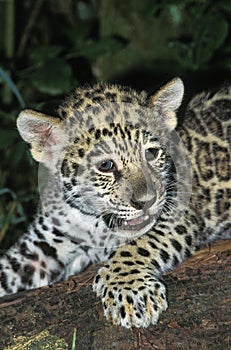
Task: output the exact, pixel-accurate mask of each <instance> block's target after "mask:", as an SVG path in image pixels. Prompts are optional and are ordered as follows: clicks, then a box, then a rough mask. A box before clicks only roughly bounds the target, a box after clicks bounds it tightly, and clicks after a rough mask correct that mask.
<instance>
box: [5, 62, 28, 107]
mask: <svg viewBox="0 0 231 350" xmlns="http://www.w3.org/2000/svg"><path fill="white" fill-rule="evenodd" d="M0 76H1V77H2V79H3V80H4V81H5V82H6V84H7V85H8V86H9V88H10V89H11V91H13V93H14V94H15V96H16V97H17V99H18V102H19V103H20V105H21V107H22V108H25V107H26V104H25V102H24V100H23V98H22V96H21V94H20V92H19V91H18V89H17V86H16V85H15V84H14V83H13V81H12V80H11V79H10V77H9V76H8V75H7V74H6V73H5V72H4V70H3V69H2V68H1V67H0Z"/></svg>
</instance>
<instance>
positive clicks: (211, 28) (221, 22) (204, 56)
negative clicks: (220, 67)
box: [194, 13, 229, 68]
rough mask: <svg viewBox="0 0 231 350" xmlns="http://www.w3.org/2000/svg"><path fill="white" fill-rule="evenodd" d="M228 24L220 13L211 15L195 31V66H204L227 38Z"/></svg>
mask: <svg viewBox="0 0 231 350" xmlns="http://www.w3.org/2000/svg"><path fill="white" fill-rule="evenodd" d="M228 29H229V24H228V22H227V21H226V20H225V19H224V18H223V17H222V15H220V14H218V13H215V14H214V13H210V14H208V15H207V16H206V17H205V18H204V21H203V22H202V24H201V26H199V27H198V30H196V31H195V37H194V40H195V61H194V62H195V65H196V67H197V68H199V67H201V66H203V64H205V63H207V62H208V61H209V60H210V58H211V57H212V55H213V53H214V51H215V50H216V49H218V48H219V47H220V46H221V45H222V44H223V42H224V40H225V39H226V37H227V34H228Z"/></svg>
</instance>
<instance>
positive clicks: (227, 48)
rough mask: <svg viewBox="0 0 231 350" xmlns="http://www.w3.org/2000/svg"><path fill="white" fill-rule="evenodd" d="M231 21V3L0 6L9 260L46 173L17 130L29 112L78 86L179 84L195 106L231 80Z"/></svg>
mask: <svg viewBox="0 0 231 350" xmlns="http://www.w3.org/2000/svg"><path fill="white" fill-rule="evenodd" d="M230 19H231V2H230V0H224V1H217V0H214V1H212V0H197V1H189V0H178V1H174V0H166V1H156V0H142V1H140V0H127V1H124V0H82V1H77V0H75V1H74V0H36V1H34V0H20V1H16V0H5V1H0V23H1V24H0V67H1V71H0V101H1V104H0V125H1V128H0V152H1V157H0V247H1V248H0V252H3V251H4V250H5V249H6V248H7V247H8V246H9V245H10V244H12V242H14V241H15V240H16V239H17V237H18V236H19V235H20V234H21V233H22V232H23V230H25V229H26V226H27V225H28V222H29V221H30V220H31V218H32V216H33V214H34V212H35V208H36V202H37V201H38V192H37V166H36V164H35V162H34V161H33V160H32V159H31V157H30V154H29V150H28V146H27V145H26V144H25V143H24V142H23V141H22V140H21V138H20V136H19V135H18V133H17V130H16V126H15V120H16V117H17V114H18V112H19V111H20V109H22V108H23V107H24V104H25V106H27V107H30V108H35V109H38V110H42V111H44V112H48V113H54V111H55V110H56V108H57V106H58V104H59V102H60V101H61V99H62V98H63V96H64V95H65V94H67V93H68V92H69V91H70V90H71V89H73V88H74V87H75V86H79V85H82V84H86V83H87V84H92V83H94V82H97V81H109V82H116V83H121V84H125V85H130V86H132V87H134V88H137V89H138V90H141V89H146V90H148V91H149V92H152V91H153V92H154V91H155V89H156V88H158V87H159V86H160V85H162V84H163V83H165V82H167V81H168V80H169V79H172V78H173V77H175V76H180V77H181V78H182V79H183V80H184V82H185V86H186V96H185V101H187V100H188V99H189V98H190V96H192V95H193V94H195V93H196V92H200V91H201V90H204V89H210V90H211V89H212V90H213V89H214V88H216V87H217V86H219V85H220V84H222V83H224V82H227V81H228V80H229V78H230V70H231V55H230V54H231V45H230V43H231V40H230V38H231V35H230V26H229V22H230ZM7 76H8V77H10V79H11V80H12V82H13V83H14V85H12V84H11V83H10V82H9V81H8V80H7ZM15 93H16V94H17V93H18V94H20V96H21V98H22V99H23V101H24V103H23V101H20V99H17V98H16V95H15Z"/></svg>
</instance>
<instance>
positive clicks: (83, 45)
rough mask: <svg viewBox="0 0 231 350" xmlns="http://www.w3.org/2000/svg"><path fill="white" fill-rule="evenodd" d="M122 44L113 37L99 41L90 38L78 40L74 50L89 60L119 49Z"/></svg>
mask: <svg viewBox="0 0 231 350" xmlns="http://www.w3.org/2000/svg"><path fill="white" fill-rule="evenodd" d="M122 47H123V44H122V43H120V42H119V40H116V39H114V38H103V39H101V40H99V41H94V40H92V39H88V40H87V41H86V40H82V39H80V40H78V41H77V42H76V50H77V52H78V53H79V54H81V55H82V56H84V57H87V58H88V59H89V60H90V61H95V60H96V59H97V58H98V57H99V56H101V55H103V54H106V53H113V52H115V51H118V50H120V49H121V48H122Z"/></svg>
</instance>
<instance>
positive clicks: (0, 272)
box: [0, 220, 90, 297]
mask: <svg viewBox="0 0 231 350" xmlns="http://www.w3.org/2000/svg"><path fill="white" fill-rule="evenodd" d="M47 227H48V225H47ZM89 262H90V260H89V257H88V256H87V255H86V253H85V252H84V250H83V249H81V247H79V245H78V244H77V243H75V242H73V241H71V240H70V239H67V238H66V237H65V236H62V234H61V233H60V232H58V231H57V230H56V229H54V228H53V230H52V229H50V231H46V232H43V231H42V227H40V226H39V220H36V223H35V224H34V225H33V224H32V225H31V227H30V229H29V232H28V233H26V234H24V235H23V236H22V237H21V238H20V239H19V241H18V242H17V243H16V244H15V245H14V246H12V247H11V248H10V249H9V250H8V251H7V252H6V253H5V255H4V256H2V257H1V258H0V297H1V296H4V295H6V294H13V293H17V292H19V291H21V290H26V289H34V288H38V287H41V286H45V285H49V284H52V283H54V282H57V281H60V280H62V279H65V278H67V277H68V276H69V275H71V274H72V275H73V274H75V273H78V272H80V271H82V270H83V269H84V268H85V267H86V266H87V265H88V264H89Z"/></svg>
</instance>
